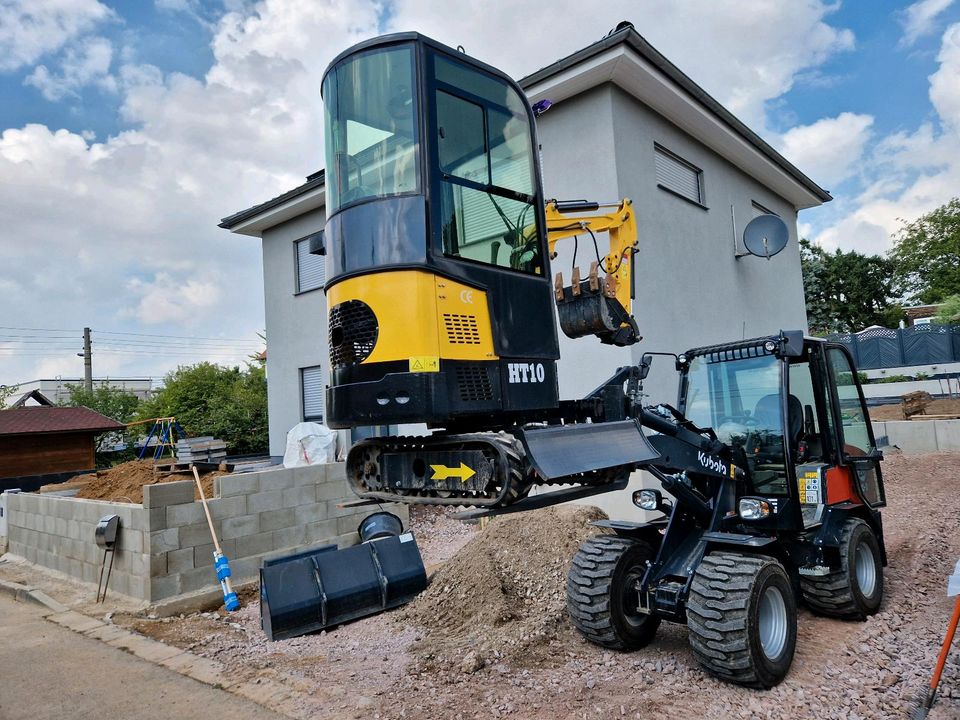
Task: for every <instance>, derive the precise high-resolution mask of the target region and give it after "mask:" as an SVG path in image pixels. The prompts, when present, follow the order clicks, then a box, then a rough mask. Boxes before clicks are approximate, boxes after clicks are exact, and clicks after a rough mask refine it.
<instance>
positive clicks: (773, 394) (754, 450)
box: [683, 355, 787, 495]
mask: <svg viewBox="0 0 960 720" xmlns="http://www.w3.org/2000/svg"><path fill="white" fill-rule="evenodd" d="M780 366H781V362H780V360H778V359H777V358H776V357H774V356H773V355H761V356H759V357H745V358H741V359H737V360H715V359H712V358H711V356H709V355H706V356H698V357H695V358H693V360H692V361H691V362H690V367H689V368H688V370H687V375H686V380H685V385H684V390H685V394H684V398H683V405H684V414H685V415H686V417H687V418H689V419H690V420H692V421H693V422H694V424H696V425H698V426H700V427H712V428H713V429H714V431H715V432H716V433H717V437H718V439H719V440H720V441H721V442H724V443H726V444H729V445H732V446H735V447H740V448H743V450H744V452H745V453H746V456H747V461H748V463H749V464H750V471H751V475H752V477H753V483H754V487H756V488H758V491H759V490H761V489H762V492H764V493H766V494H772V495H777V494H787V484H786V483H787V478H786V465H785V460H786V455H785V445H784V429H783V419H782V412H781V394H780V384H781V381H780Z"/></svg>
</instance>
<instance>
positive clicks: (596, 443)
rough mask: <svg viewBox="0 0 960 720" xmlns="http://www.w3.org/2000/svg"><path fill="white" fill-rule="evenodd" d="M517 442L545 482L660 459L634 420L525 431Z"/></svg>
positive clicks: (557, 426)
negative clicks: (520, 441) (519, 441)
mask: <svg viewBox="0 0 960 720" xmlns="http://www.w3.org/2000/svg"><path fill="white" fill-rule="evenodd" d="M521 440H522V442H523V447H524V449H525V450H526V451H527V460H528V461H529V462H530V464H531V465H533V467H534V469H535V470H536V471H537V473H538V474H539V475H540V477H542V478H544V479H546V480H556V479H558V478H565V477H570V476H574V475H579V474H581V473H589V472H595V471H597V470H608V469H611V468H617V467H628V466H630V465H636V464H637V463H642V462H647V461H650V460H654V459H656V458H658V457H660V453H659V452H657V451H656V450H655V449H654V447H653V446H652V445H651V444H650V442H649V441H648V440H647V438H646V436H645V435H644V434H643V431H642V430H641V429H640V425H639V424H638V423H637V421H636V420H621V421H618V422H606V423H584V424H574V425H555V426H551V427H545V428H535V429H528V430H524V431H523V434H522V436H521ZM573 482H575V480H573Z"/></svg>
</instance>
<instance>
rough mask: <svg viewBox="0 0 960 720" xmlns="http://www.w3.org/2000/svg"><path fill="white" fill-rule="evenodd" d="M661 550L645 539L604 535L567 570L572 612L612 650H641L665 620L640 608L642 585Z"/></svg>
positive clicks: (591, 636)
mask: <svg viewBox="0 0 960 720" xmlns="http://www.w3.org/2000/svg"><path fill="white" fill-rule="evenodd" d="M655 555H656V551H655V549H654V548H653V546H652V545H650V544H649V543H646V542H643V541H642V540H633V539H629V538H623V537H619V536H617V535H599V536H597V537H592V538H589V539H588V540H586V541H584V543H583V544H582V545H580V549H579V550H578V551H577V554H576V555H575V556H574V557H573V562H572V563H571V565H570V572H569V573H568V574H567V612H568V614H569V615H570V620H571V622H573V624H574V626H575V627H576V628H577V630H579V631H580V633H581V634H582V635H583V636H584V637H585V638H586V639H587V640H589V641H590V642H592V643H595V644H597V645H601V646H603V647H606V648H610V649H612V650H637V649H639V648H642V647H643V646H644V645H646V644H647V643H649V642H650V641H651V640H652V639H653V636H654V634H656V632H657V628H658V627H659V625H660V618H659V617H657V616H656V615H651V614H649V613H643V612H640V610H639V600H638V592H637V585H638V584H639V582H640V581H641V580H642V579H643V574H644V573H645V572H646V570H647V561H648V560H653V559H654V557H655Z"/></svg>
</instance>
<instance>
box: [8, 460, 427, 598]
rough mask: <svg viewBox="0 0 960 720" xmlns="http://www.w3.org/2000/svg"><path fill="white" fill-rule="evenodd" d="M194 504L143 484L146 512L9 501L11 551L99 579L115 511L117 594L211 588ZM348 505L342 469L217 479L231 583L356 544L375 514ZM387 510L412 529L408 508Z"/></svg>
mask: <svg viewBox="0 0 960 720" xmlns="http://www.w3.org/2000/svg"><path fill="white" fill-rule="evenodd" d="M193 498H194V484H193V482H192V481H189V480H185V481H180V482H170V483H163V484H161V485H146V486H144V493H143V505H142V506H140V505H129V504H126V503H107V502H101V501H94V500H77V499H76V498H63V497H54V496H39V495H33V494H22V495H17V496H12V495H11V496H8V504H9V505H10V506H11V511H10V517H9V521H10V526H11V529H10V552H12V553H14V554H16V555H20V556H22V557H25V558H26V559H27V560H29V561H31V562H34V563H37V564H39V565H43V566H45V567H49V568H52V569H55V570H59V571H61V572H64V573H67V574H68V575H71V576H73V577H76V578H78V579H81V580H86V581H89V582H96V581H97V577H96V575H93V574H91V573H92V568H93V565H92V563H94V562H95V563H96V570H97V572H99V558H100V554H102V551H100V550H99V548H97V547H96V544H95V542H94V539H93V538H94V534H93V529H94V527H95V526H96V523H97V521H98V520H99V519H100V518H101V517H102V516H103V515H108V514H112V513H116V514H118V515H120V520H121V527H122V529H121V532H120V538H121V540H120V550H119V551H118V553H117V558H116V561H115V564H114V576H113V577H112V578H111V581H110V591H111V592H120V593H123V594H126V595H130V596H132V597H134V598H137V599H140V600H147V601H157V600H163V599H167V598H170V597H173V596H176V595H180V594H182V593H188V592H193V591H196V590H200V589H204V588H208V587H215V586H216V585H217V584H218V583H217V580H216V575H215V573H214V571H213V542H212V540H211V537H210V530H209V528H208V526H207V522H206V518H205V516H204V513H203V507H202V505H201V504H200V503H199V502H195V501H194V499H193ZM350 499H354V496H353V495H352V493H351V492H350V490H349V488H348V487H347V483H346V478H345V474H344V467H343V464H342V463H335V464H329V465H313V466H310V467H303V468H293V469H289V468H275V469H270V470H265V471H263V472H256V473H243V474H238V475H224V476H222V477H219V478H217V479H216V481H215V491H214V498H212V499H210V500H209V507H210V513H211V515H212V517H213V521H214V526H215V528H216V532H217V536H218V537H219V539H220V544H221V548H222V549H223V552H224V553H225V554H226V555H227V557H228V558H229V559H230V568H231V571H232V574H233V578H234V579H235V580H245V579H250V578H256V577H257V575H258V572H259V569H260V566H261V564H262V562H263V560H264V559H265V558H269V557H275V556H277V555H282V554H285V553H288V552H291V551H293V550H301V549H305V548H309V547H312V546H321V545H329V544H333V543H336V544H337V545H338V546H340V547H345V546H347V545H352V544H354V543H356V542H358V541H359V536H358V535H357V532H356V530H357V526H358V525H359V524H360V521H361V520H362V519H363V518H364V517H365V516H366V515H368V514H369V513H370V512H372V511H373V510H372V509H371V507H370V506H364V507H359V508H340V507H337V506H338V505H339V504H340V503H342V502H344V501H345V500H350ZM384 508H385V509H389V510H390V511H391V512H393V513H395V514H397V515H399V516H400V517H401V519H402V520H403V522H404V525H406V524H407V523H408V522H409V515H408V509H407V508H406V507H405V506H402V507H398V506H388V505H385V506H384ZM81 518H82V519H83V520H82V523H81ZM71 522H72V523H73V524H71ZM94 551H96V552H94ZM97 553H100V554H97ZM87 566H90V567H87ZM118 572H119V573H120V575H119V579H117V578H118Z"/></svg>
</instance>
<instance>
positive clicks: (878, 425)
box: [870, 421, 887, 440]
mask: <svg viewBox="0 0 960 720" xmlns="http://www.w3.org/2000/svg"><path fill="white" fill-rule="evenodd" d="M870 424H871V425H872V426H873V436H874V437H875V438H876V439H877V440H879V439H880V438H882V437H885V436H886V434H887V424H886V423H885V422H876V421H875V422H871V423H870Z"/></svg>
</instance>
